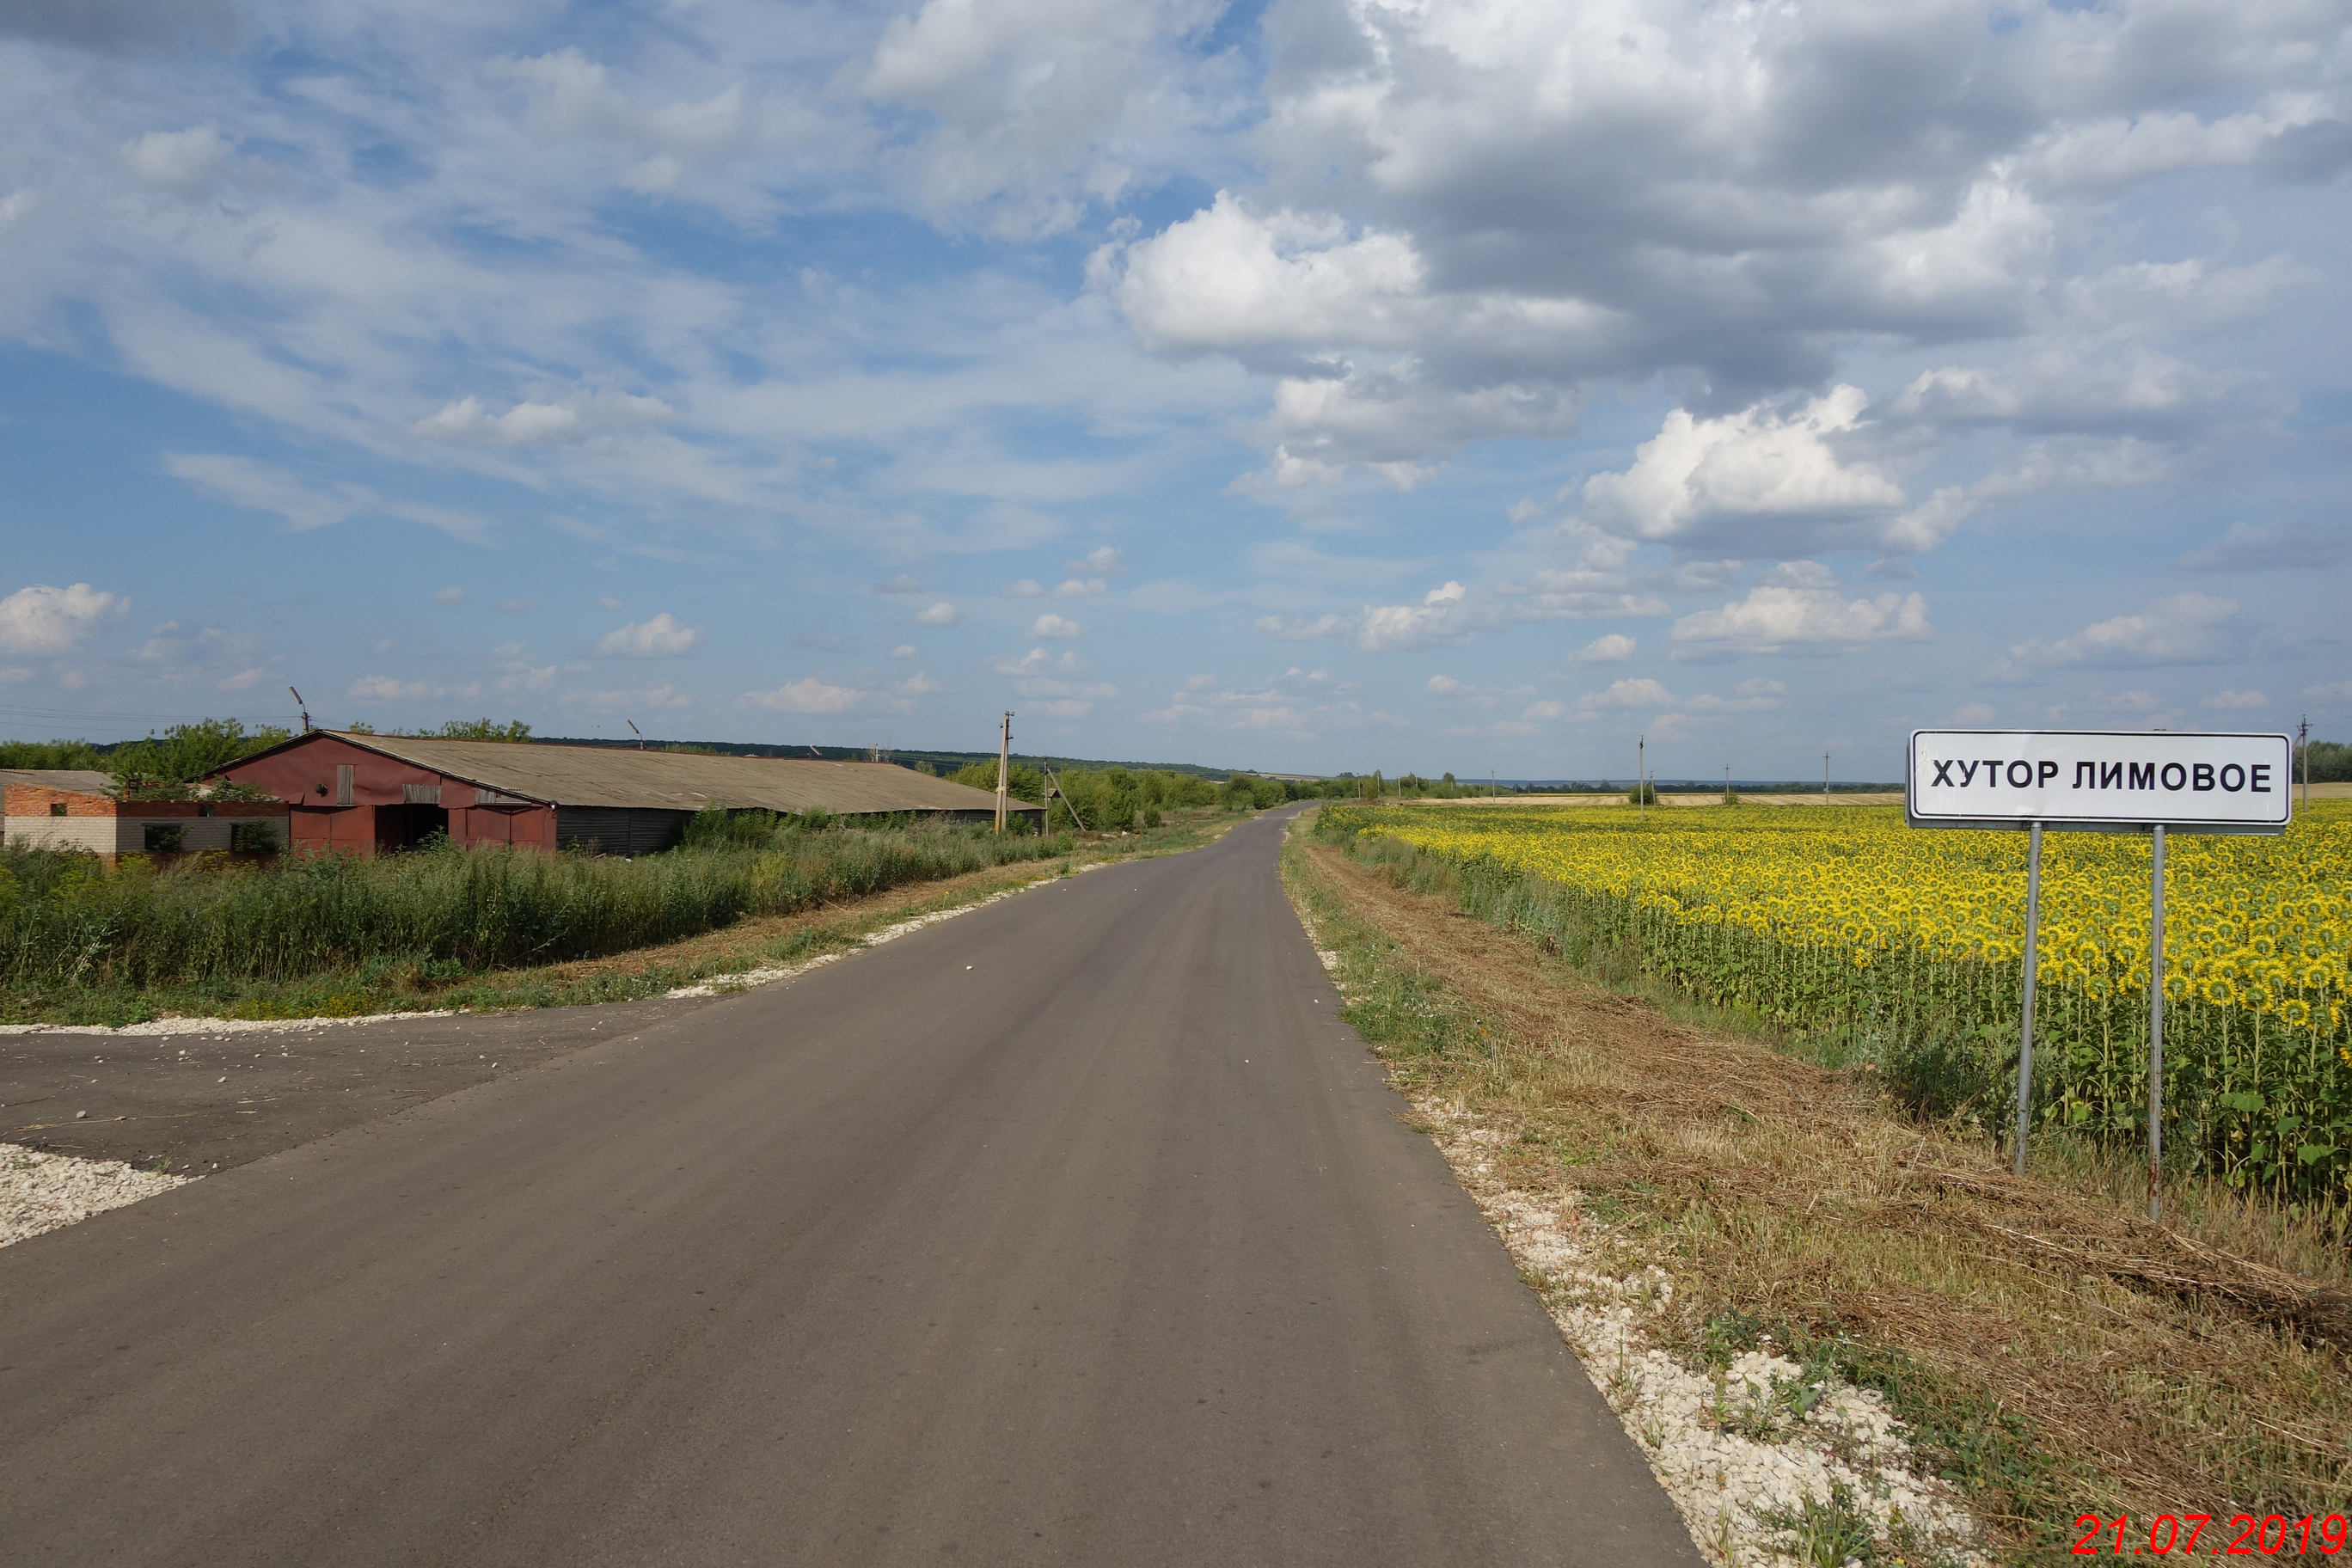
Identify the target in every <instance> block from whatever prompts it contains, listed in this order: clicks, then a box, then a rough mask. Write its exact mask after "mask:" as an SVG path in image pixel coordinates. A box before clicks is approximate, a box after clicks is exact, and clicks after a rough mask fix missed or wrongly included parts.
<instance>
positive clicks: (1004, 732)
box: [996, 713, 1013, 833]
mask: <svg viewBox="0 0 2352 1568" xmlns="http://www.w3.org/2000/svg"><path fill="white" fill-rule="evenodd" d="M1012 770H1013V715H1012V714H1010V713H1007V714H1006V715H1005V716H1004V722H1003V724H1001V725H999V726H998V727H997V737H996V831H997V832H999V833H1002V832H1003V831H1004V810H1005V805H1004V792H1005V788H1006V786H1007V785H1009V784H1011V783H1012V782H1013V771H1012Z"/></svg>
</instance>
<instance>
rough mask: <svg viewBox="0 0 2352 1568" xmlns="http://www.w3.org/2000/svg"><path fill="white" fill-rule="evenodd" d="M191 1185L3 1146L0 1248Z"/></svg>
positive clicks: (105, 1163) (109, 1163)
mask: <svg viewBox="0 0 2352 1568" xmlns="http://www.w3.org/2000/svg"><path fill="white" fill-rule="evenodd" d="M190 1179H191V1178H189V1177H186V1176H171V1175H165V1174H163V1173H162V1172H159V1171H135V1170H132V1169H131V1167H130V1166H128V1165H126V1164H124V1163H122V1162H121V1161H120V1160H78V1159H75V1158H74V1157H73V1156H72V1155H70V1154H44V1153H42V1152H40V1151H39V1150H37V1149H27V1148H25V1147H23V1146H22V1145H20V1144H16V1143H0V1247H7V1246H9V1245H11V1244H12V1243H15V1242H19V1241H22V1240H24V1239H25V1238H26V1237H33V1236H38V1235H40V1234H41V1233H42V1232H43V1231H45V1230H56V1229H58V1228H59V1227H61V1226H68V1225H72V1224H74V1223H75V1222H77V1221H79V1220H85V1219H88V1218H89V1216H90V1215H94V1214H101V1213H103V1212H105V1211H106V1210H108V1209H119V1208H121V1206H122V1205H125V1204H135V1203H137V1202H138V1201H139V1200H140V1199H141V1198H152V1197H153V1196H154V1195H155V1194H157V1193H167V1192H170V1191H171V1190H172V1189H173V1187H179V1186H185V1185H186V1184H188V1182H189V1180H190Z"/></svg>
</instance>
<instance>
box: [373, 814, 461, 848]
mask: <svg viewBox="0 0 2352 1568" xmlns="http://www.w3.org/2000/svg"><path fill="white" fill-rule="evenodd" d="M448 831H449V813H448V812H447V811H446V810H445V809H444V808H442V807H440V806H437V805H379V806H377V807H376V808H375V852H376V853H377V854H379V855H391V854H394V853H397V852H398V851H400V850H403V849H414V848H415V847H417V846H418V845H420V844H422V843H424V842H425V840H426V839H428V838H430V837H433V836H434V835H435V834H436V833H439V834H444V835H446V834H447V833H448Z"/></svg>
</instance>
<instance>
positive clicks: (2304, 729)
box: [289, 688, 2311, 811]
mask: <svg viewBox="0 0 2352 1568" xmlns="http://www.w3.org/2000/svg"><path fill="white" fill-rule="evenodd" d="M289 689H290V688H289ZM2294 747H2295V750H2296V751H2298V752H2302V753H2303V809H2304V810H2305V811H2309V810H2310V809H2311V715H2310V714H2308V713H2306V714H2305V715H2304V716H2303V722H2302V723H2300V724H2298V725H2296V726H2295V731H2294ZM2287 782H2288V783H2289V784H2293V783H2294V780H2293V779H2289V780H2288V781H2287Z"/></svg>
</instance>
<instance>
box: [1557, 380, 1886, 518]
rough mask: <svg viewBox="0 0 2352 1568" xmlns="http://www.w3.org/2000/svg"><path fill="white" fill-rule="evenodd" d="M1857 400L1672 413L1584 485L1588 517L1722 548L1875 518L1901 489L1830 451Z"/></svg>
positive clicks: (1853, 395) (1843, 390)
mask: <svg viewBox="0 0 2352 1568" xmlns="http://www.w3.org/2000/svg"><path fill="white" fill-rule="evenodd" d="M1865 401H1866V399H1865V398H1864V395H1863V392H1862V389H1861V388H1859V387H1855V386H1840V387H1838V388H1836V389H1835V390H1833V391H1832V392H1830V393H1828V394H1827V395H1823V396H1821V397H1817V398H1814V399H1813V400H1812V401H1811V402H1810V403H1806V404H1804V405H1801V406H1799V407H1797V408H1795V409H1792V410H1790V411H1787V412H1781V411H1779V410H1776V409H1773V408H1770V407H1769V406H1766V405H1760V404H1759V405H1756V406H1754V407H1750V408H1748V409H1745V410H1743V411H1741V412H1740V413H1738V414H1727V415H1725V416H1722V417H1720V418H1716V419H1696V418H1693V417H1692V416H1691V415H1690V414H1689V412H1688V411H1686V410H1685V409H1680V408H1677V409H1675V411H1674V412H1672V413H1671V414H1669V415H1667V416H1666V420H1665V424H1664V427H1662V428H1661V429H1660V430H1659V432H1658V434H1657V435H1656V436H1654V437H1652V438H1651V439H1649V440H1648V441H1645V442H1643V444H1642V446H1641V447H1640V448H1639V450H1637V451H1636V452H1635V453H1634V457H1633V466H1632V467H1631V468H1627V469H1626V470H1625V471H1624V472H1623V473H1611V474H1596V475H1594V476H1593V477H1592V478H1591V479H1589V480H1587V481H1586V482H1585V486H1584V504H1585V508H1586V512H1587V515H1588V516H1590V517H1591V518H1592V519H1594V520H1595V521H1600V522H1601V523H1602V524H1603V525H1605V526H1615V527H1619V528H1622V529H1624V530H1626V531H1629V532H1631V533H1633V535H1634V536H1636V537H1638V538H1641V539H1645V540H1667V541H1680V540H1686V539H1697V540H1705V541H1708V542H1715V541H1721V542H1726V543H1738V542H1744V541H1746V540H1748V539H1750V538H1752V537H1754V536H1755V535H1756V534H1757V533H1759V532H1761V533H1763V534H1765V535H1766V536H1767V537H1768V538H1788V537H1804V536H1807V535H1809V534H1811V533H1812V532H1815V531H1819V530H1821V529H1822V528H1823V527H1824V526H1829V525H1834V524H1837V523H1839V522H1842V521H1843V522H1851V521H1853V520H1855V519H1864V518H1873V517H1883V516H1884V515H1885V514H1886V513H1887V512H1890V511H1892V510H1895V509H1897V508H1899V507H1901V506H1902V505H1903V504H1904V502H1905V499H1906V498H1905V496H1904V493H1903V489H1902V487H1901V486H1899V485H1897V484H1896V483H1895V481H1894V480H1893V479H1889V478H1887V477H1886V476H1885V474H1883V473H1881V472H1879V471H1878V470H1877V469H1876V468H1872V467H1871V466H1870V465H1868V464H1867V463H1861V462H1850V461H1846V460H1843V459H1842V458H1840V456H1839V454H1838V452H1837V451H1836V449H1835V448H1834V447H1832V445H1831V438H1832V437H1835V436H1837V435H1838V434H1840V433H1842V432H1845V431H1850V430H1852V429H1853V428H1854V426H1856V424H1857V423H1859V421H1860V419H1861V416H1862V410H1863V405H1864V402H1865Z"/></svg>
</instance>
